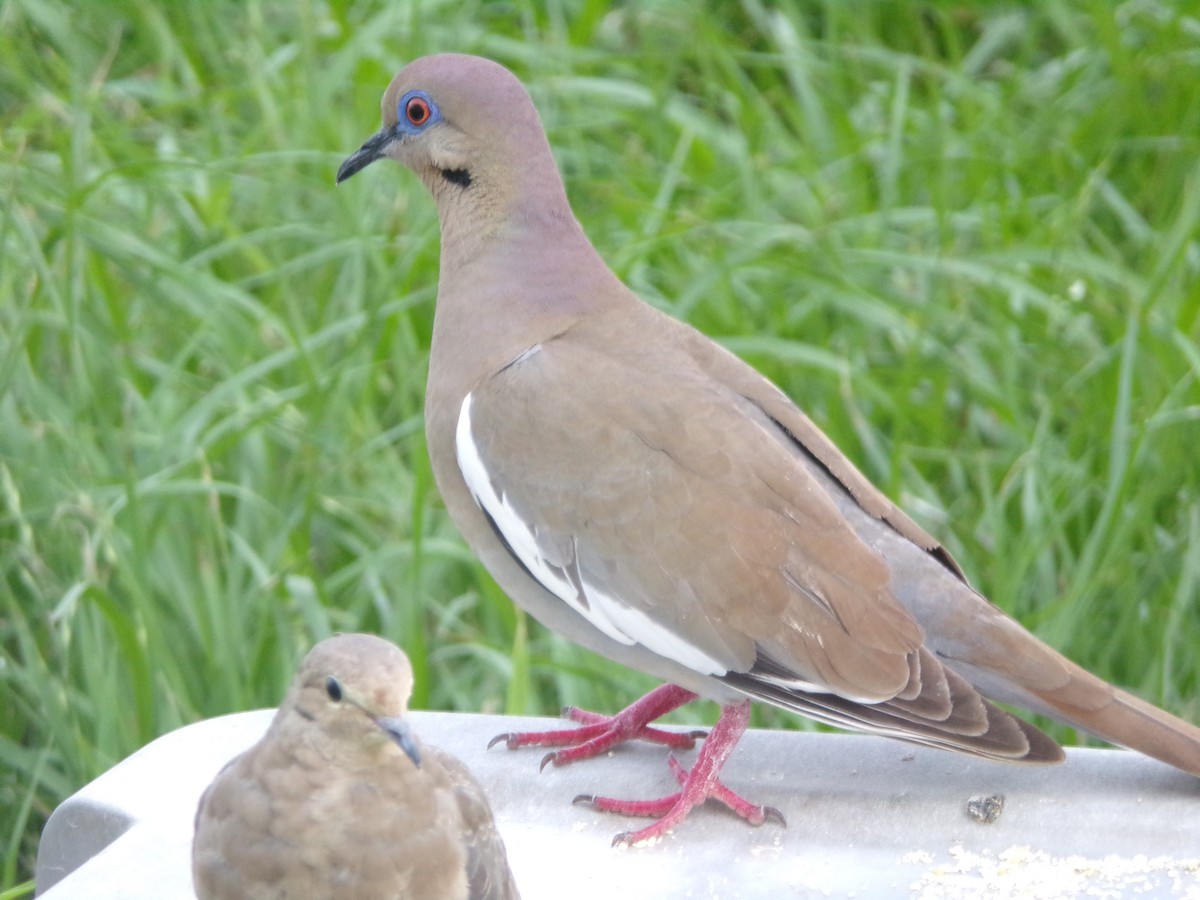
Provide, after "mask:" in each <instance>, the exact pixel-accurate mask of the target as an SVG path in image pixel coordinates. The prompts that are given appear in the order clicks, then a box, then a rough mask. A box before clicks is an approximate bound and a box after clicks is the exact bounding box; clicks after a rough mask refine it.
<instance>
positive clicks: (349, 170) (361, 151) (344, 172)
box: [337, 126, 396, 184]
mask: <svg viewBox="0 0 1200 900" xmlns="http://www.w3.org/2000/svg"><path fill="white" fill-rule="evenodd" d="M395 139H396V132H395V130H393V129H391V128H388V127H387V126H384V127H383V128H381V129H380V130H379V131H378V132H376V133H375V134H373V135H371V136H370V137H369V138H367V141H366V143H365V144H363V145H362V146H361V147H359V148H358V149H357V150H355V151H354V152H353V153H351V154H350V155H349V156H348V157H346V161H345V162H343V163H342V164H341V166H340V167H339V168H338V171H337V183H338V184H341V183H342V182H343V181H345V180H346V179H347V178H349V177H350V176H351V175H354V174H356V173H358V172H361V171H362V170H363V169H365V168H366V167H367V166H369V165H370V164H371V163H373V162H375V160H377V159H379V158H380V157H381V156H383V151H384V150H386V149H387V145H388V144H390V143H391V142H392V141H394V140H395Z"/></svg>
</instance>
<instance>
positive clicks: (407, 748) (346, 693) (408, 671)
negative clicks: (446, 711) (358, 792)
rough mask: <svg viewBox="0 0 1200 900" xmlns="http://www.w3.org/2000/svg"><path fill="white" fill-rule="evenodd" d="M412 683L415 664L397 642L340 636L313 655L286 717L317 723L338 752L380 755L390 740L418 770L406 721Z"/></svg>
mask: <svg viewBox="0 0 1200 900" xmlns="http://www.w3.org/2000/svg"><path fill="white" fill-rule="evenodd" d="M412 683H413V677H412V665H411V664H410V663H409V661H408V657H407V656H405V655H404V651H402V650H401V649H400V648H399V647H397V646H396V645H395V644H392V643H391V642H389V641H385V640H384V639H383V638H378V637H375V636H374V635H370V634H339V635H335V636H334V637H331V638H327V639H325V640H323V641H321V643H319V644H317V645H316V646H315V647H313V649H312V650H310V651H309V653H308V655H307V656H306V657H305V658H304V661H303V662H302V663H301V664H300V671H299V672H298V673H297V674H296V678H295V680H294V681H293V683H292V687H291V690H290V691H289V694H288V697H287V698H286V699H285V700H284V704H283V708H282V710H281V713H292V712H294V714H295V715H294V716H293V717H292V718H293V722H292V724H293V726H295V727H299V728H304V726H305V725H307V726H308V728H310V729H311V726H312V725H313V724H314V723H315V725H316V728H317V729H318V730H319V731H320V733H321V742H320V744H321V746H325V747H329V748H331V749H332V750H333V751H334V752H338V753H342V754H344V755H350V754H354V753H361V752H363V751H364V750H365V751H366V752H367V753H371V752H372V751H375V752H378V751H379V750H380V748H382V747H385V746H386V743H387V741H391V742H392V743H394V744H396V745H397V746H399V747H400V749H401V750H403V751H404V753H405V755H406V756H408V758H409V759H411V760H412V762H413V765H415V766H418V767H419V766H420V765H421V755H420V751H419V749H418V748H417V744H416V741H415V740H414V739H413V737H412V733H411V731H410V730H409V727H408V722H407V720H406V718H405V717H406V715H407V713H408V698H409V696H411V694H412ZM296 717H299V718H298V719H297V718H296Z"/></svg>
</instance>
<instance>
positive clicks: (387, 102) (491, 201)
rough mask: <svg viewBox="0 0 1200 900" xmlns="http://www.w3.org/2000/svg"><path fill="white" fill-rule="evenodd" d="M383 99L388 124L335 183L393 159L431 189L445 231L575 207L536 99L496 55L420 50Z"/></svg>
mask: <svg viewBox="0 0 1200 900" xmlns="http://www.w3.org/2000/svg"><path fill="white" fill-rule="evenodd" d="M381 106H382V109H383V127H382V128H381V129H380V130H379V131H378V132H376V134H374V135H373V136H372V137H370V138H368V139H367V141H366V143H364V144H363V145H362V147H360V148H359V149H358V150H357V151H356V152H355V153H353V154H352V155H351V156H350V157H349V158H347V159H346V161H345V162H343V163H342V165H341V168H339V169H338V173H337V180H338V183H341V182H343V181H345V180H346V179H347V178H349V177H350V176H352V175H354V174H355V173H357V172H360V171H362V170H363V169H364V168H366V167H367V166H369V165H370V164H371V163H373V162H375V161H376V160H377V159H382V158H384V157H386V158H388V159H394V160H396V161H397V162H400V163H402V164H404V165H405V166H407V167H408V168H410V169H412V170H413V171H414V172H415V173H416V174H417V175H418V176H419V177H420V178H421V180H422V181H423V182H424V183H425V186H426V187H428V188H429V190H430V192H431V193H432V194H433V196H434V198H435V199H436V200H437V202H438V210H439V213H440V215H441V219H442V228H443V232H445V231H446V230H447V229H449V230H451V231H454V230H455V227H456V226H457V227H462V228H466V227H467V226H468V224H469V225H470V226H471V227H472V228H482V229H484V230H490V229H492V228H495V227H496V226H497V225H498V224H503V223H506V222H512V221H514V220H521V219H523V218H524V219H528V218H544V217H546V216H562V215H566V216H568V217H569V216H570V210H569V207H568V205H567V198H566V193H565V191H564V189H563V186H562V179H561V178H560V177H559V175H558V170H557V168H556V167H555V165H554V158H553V155H552V154H551V152H550V145H549V143H548V142H547V140H546V135H545V133H544V132H543V130H542V126H541V122H540V121H539V119H538V115H537V111H536V110H535V109H534V106H533V101H532V100H530V98H529V94H528V93H527V92H526V91H525V88H524V87H523V86H522V84H521V82H520V81H518V80H517V78H516V76H515V75H513V74H512V73H511V72H509V71H508V70H507V69H506V68H504V67H503V66H501V65H500V64H499V63H495V62H492V61H491V60H489V59H483V58H481V57H478V56H467V55H462V54H454V53H446V54H440V55H437V56H426V57H422V58H421V59H418V60H415V61H414V62H412V63H410V64H409V65H408V66H406V67H405V68H404V69H402V70H401V71H400V73H399V74H398V75H396V77H395V78H393V79H392V83H391V84H390V85H388V89H387V91H386V92H385V93H384V95H383V101H382V104H381Z"/></svg>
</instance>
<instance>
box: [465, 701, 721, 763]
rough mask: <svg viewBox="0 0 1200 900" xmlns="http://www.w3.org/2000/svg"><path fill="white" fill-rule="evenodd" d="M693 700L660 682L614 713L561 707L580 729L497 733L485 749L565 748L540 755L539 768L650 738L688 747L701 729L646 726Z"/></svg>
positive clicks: (655, 741) (694, 741)
mask: <svg viewBox="0 0 1200 900" xmlns="http://www.w3.org/2000/svg"><path fill="white" fill-rule="evenodd" d="M695 699H696V695H695V694H694V693H692V692H691V691H687V690H684V689H683V688H681V687H679V686H678V685H674V684H664V685H663V686H662V687H658V688H655V689H654V690H652V691H651V692H650V693H649V694H647V695H646V696H645V697H643V698H642V699H640V700H638V701H636V702H634V703H632V704H630V705H629V706H627V707H625V709H623V710H621V711H620V712H619V713H617V714H616V715H615V716H602V715H600V714H599V713H594V712H588V711H587V710H584V709H576V708H575V707H573V706H568V707H566V708H565V709H564V710H563V715H564V716H566V717H567V718H569V719H571V720H573V721H575V722H579V723H580V725H581V726H582V727H581V728H565V729H562V730H558V731H521V732H509V733H507V734H498V735H496V736H495V737H494V738H492V740H491V741H490V742H489V743H488V749H491V748H492V747H494V746H496V744H499V743H500V742H501V741H503V742H504V744H505V746H507V747H508V749H509V750H516V749H517V748H518V747H566V748H567V749H565V750H557V751H555V752H553V753H547V754H546V755H545V756H544V757H542V765H541V768H543V769H544V768H546V766H547V765H548V764H550V763H553V764H554V765H556V766H565V765H566V764H567V763H572V762H578V761H579V760H581V759H590V758H591V757H593V756H599V755H600V754H601V753H605V752H607V751H608V750H611V749H612V748H613V747H615V746H617V745H618V744H623V743H624V742H625V741H632V740H640V741H651V742H653V743H655V744H664V745H665V746H667V747H670V748H672V749H673V750H690V749H692V747H694V746H695V744H696V739H697V738H702V737H704V735H705V732H703V731H682V732H681V731H664V730H663V729H661V728H650V727H649V723H650V722H653V721H654V720H655V719H657V718H659V717H660V716H665V715H666V714H667V713H669V712H670V711H671V710H673V709H678V708H679V707H681V706H683V705H684V704H685V703H689V702H691V701H692V700H695Z"/></svg>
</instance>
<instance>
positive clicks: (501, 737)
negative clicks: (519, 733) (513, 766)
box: [487, 731, 516, 750]
mask: <svg viewBox="0 0 1200 900" xmlns="http://www.w3.org/2000/svg"><path fill="white" fill-rule="evenodd" d="M515 737H516V734H514V733H513V732H511V731H509V732H506V733H505V734H498V735H496V736H495V737H494V738H492V739H491V740H490V741H488V745H487V748H488V749H489V750H491V749H492V748H493V747H495V746H496V745H497V744H498V743H500V742H501V741H504V743H506V744H508V749H509V750H511V749H512V742H513V739H514V738H515Z"/></svg>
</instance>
